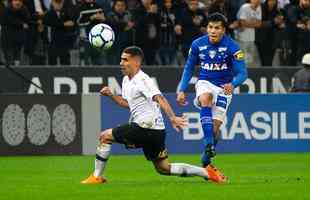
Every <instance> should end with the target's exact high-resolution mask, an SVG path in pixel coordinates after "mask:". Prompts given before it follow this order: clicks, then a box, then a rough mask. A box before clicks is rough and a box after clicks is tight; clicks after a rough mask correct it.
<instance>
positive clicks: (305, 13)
mask: <svg viewBox="0 0 310 200" xmlns="http://www.w3.org/2000/svg"><path fill="white" fill-rule="evenodd" d="M309 23H310V0H300V1H299V9H298V20H297V25H296V26H297V28H298V37H299V38H298V42H299V43H298V44H299V45H298V47H299V49H298V54H297V59H298V60H300V58H301V57H302V55H304V54H305V53H307V52H309V49H310V43H309V42H308V43H307V42H306V41H309V31H310V30H309Z"/></svg>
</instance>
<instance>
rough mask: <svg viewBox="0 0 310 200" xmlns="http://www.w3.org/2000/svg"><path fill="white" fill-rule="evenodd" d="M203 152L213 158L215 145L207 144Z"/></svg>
mask: <svg viewBox="0 0 310 200" xmlns="http://www.w3.org/2000/svg"><path fill="white" fill-rule="evenodd" d="M205 154H206V156H207V157H208V158H213V157H214V156H215V155H216V152H215V147H214V145H213V144H207V146H206V148H205Z"/></svg>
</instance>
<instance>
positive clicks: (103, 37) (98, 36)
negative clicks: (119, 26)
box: [88, 23, 115, 49]
mask: <svg viewBox="0 0 310 200" xmlns="http://www.w3.org/2000/svg"><path fill="white" fill-rule="evenodd" d="M88 40H89V42H90V44H91V45H92V46H93V47H95V48H99V49H109V48H111V46H112V45H113V42H114V40H115V34H114V31H113V29H112V28H111V27H110V26H109V25H107V24H103V23H101V24H97V25H95V26H94V27H92V29H91V30H90V32H89V34H88Z"/></svg>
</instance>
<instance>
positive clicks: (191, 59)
mask: <svg viewBox="0 0 310 200" xmlns="http://www.w3.org/2000/svg"><path fill="white" fill-rule="evenodd" d="M198 53H199V51H198V47H197V46H196V45H195V43H192V46H191V48H190V50H189V52H188V58H187V61H186V64H185V66H184V70H183V74H182V78H181V81H180V83H179V86H178V89H177V93H178V95H177V102H178V103H179V104H180V105H186V97H185V90H186V89H187V87H188V83H189V81H190V80H191V78H192V76H193V73H194V70H195V66H196V64H197V61H198Z"/></svg>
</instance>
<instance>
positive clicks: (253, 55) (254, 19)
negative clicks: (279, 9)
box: [236, 0, 262, 67]
mask: <svg viewBox="0 0 310 200" xmlns="http://www.w3.org/2000/svg"><path fill="white" fill-rule="evenodd" d="M237 17H238V19H239V20H240V28H239V29H238V31H237V34H236V39H237V41H238V42H239V44H240V48H241V49H242V50H243V51H244V52H245V62H246V64H247V66H250V67H254V66H260V64H261V62H260V58H259V55H258V51H257V47H256V45H255V29H256V28H259V27H260V26H261V24H262V9H261V5H260V0H250V3H245V4H243V5H242V6H241V8H240V9H239V11H238V14H237Z"/></svg>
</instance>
